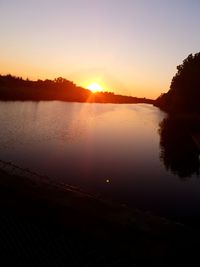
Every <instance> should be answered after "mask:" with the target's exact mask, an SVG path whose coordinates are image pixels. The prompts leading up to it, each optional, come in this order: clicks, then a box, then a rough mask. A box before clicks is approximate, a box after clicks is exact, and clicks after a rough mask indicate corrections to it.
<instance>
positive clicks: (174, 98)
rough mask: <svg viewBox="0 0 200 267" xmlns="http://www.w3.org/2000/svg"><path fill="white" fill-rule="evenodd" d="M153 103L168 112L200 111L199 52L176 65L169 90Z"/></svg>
mask: <svg viewBox="0 0 200 267" xmlns="http://www.w3.org/2000/svg"><path fill="white" fill-rule="evenodd" d="M155 105H156V106H158V107H160V108H162V109H164V110H166V111H168V112H198V113H200V53H196V54H194V55H192V54H190V55H189V56H188V57H187V58H186V59H185V60H184V61H183V63H182V64H181V65H179V66H177V73H176V75H175V76H174V77H173V78H172V82H171V86H170V90H169V91H168V92H167V93H165V94H162V95H161V96H160V97H158V98H157V100H156V101H155Z"/></svg>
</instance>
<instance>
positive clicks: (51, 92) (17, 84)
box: [0, 75, 153, 103]
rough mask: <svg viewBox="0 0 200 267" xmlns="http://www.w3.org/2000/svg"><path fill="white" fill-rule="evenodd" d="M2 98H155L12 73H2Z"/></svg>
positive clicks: (101, 100)
mask: <svg viewBox="0 0 200 267" xmlns="http://www.w3.org/2000/svg"><path fill="white" fill-rule="evenodd" d="M0 100H22V101H25V100H32V101H40V100H61V101H69V102H94V103H153V100H150V99H146V98H137V97H132V96H123V95H115V94H114V93H111V92H99V93H92V92H91V91H90V90H87V89H84V88H82V87H79V86H76V85H75V84H74V83H73V82H71V81H68V80H66V79H64V78H61V77H59V78H57V79H55V80H44V81H42V80H38V81H30V80H28V79H27V80H23V79H22V78H20V77H14V76H11V75H6V76H2V75H0Z"/></svg>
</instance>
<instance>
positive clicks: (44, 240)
mask: <svg viewBox="0 0 200 267" xmlns="http://www.w3.org/2000/svg"><path fill="white" fill-rule="evenodd" d="M0 208H1V212H0V266H79V267H82V266H91V267H96V266H101V267H104V266H124V267H126V266H200V257H199V248H200V246H199V245H200V242H199V234H198V231H197V230H194V229H190V228H188V227H185V226H183V225H180V224H176V223H172V222H169V221H167V220H165V219H162V218H158V217H153V216H151V215H150V214H146V213H143V212H140V211H132V210H130V209H128V208H127V207H124V206H118V205H115V204H113V203H107V202H105V201H102V200H99V199H97V198H95V197H93V196H91V195H87V194H85V193H81V192H79V191H75V190H72V189H70V188H67V187H64V186H63V187H62V186H59V187H57V186H55V185H51V184H50V183H44V182H38V181H37V182H36V181H32V180H30V179H26V178H22V177H17V176H12V175H8V174H6V173H5V172H3V171H0Z"/></svg>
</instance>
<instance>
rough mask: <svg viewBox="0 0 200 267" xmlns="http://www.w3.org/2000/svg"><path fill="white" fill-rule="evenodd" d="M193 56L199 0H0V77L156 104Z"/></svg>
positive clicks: (199, 37) (199, 38) (198, 38)
mask: <svg viewBox="0 0 200 267" xmlns="http://www.w3.org/2000/svg"><path fill="white" fill-rule="evenodd" d="M199 50H200V1H199V0H32V1H31V0H0V73H1V74H8V73H11V74H13V75H17V76H22V77H24V78H27V77H29V78H31V79H38V78H41V79H45V78H50V79H52V78H55V77H58V76H62V77H65V78H67V79H69V80H73V81H74V82H75V83H77V84H79V85H81V86H86V85H87V84H88V83H91V82H99V83H101V84H102V85H103V86H104V87H105V89H107V90H109V91H114V92H115V93H121V94H127V95H133V96H140V97H150V98H156V97H157V96H158V95H160V94H161V93H162V92H166V91H167V90H168V89H169V86H170V82H171V79H172V77H173V75H174V74H175V72H176V66H177V65H179V64H181V62H182V61H183V59H184V58H185V57H187V55H188V54H190V53H196V52H199Z"/></svg>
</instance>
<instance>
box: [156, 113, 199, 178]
mask: <svg viewBox="0 0 200 267" xmlns="http://www.w3.org/2000/svg"><path fill="white" fill-rule="evenodd" d="M199 130H200V126H199V121H197V120H196V119H195V118H192V119H191V118H189V117H184V118H183V117H176V116H174V117H172V116H171V117H168V118H166V119H164V120H163V121H162V122H161V123H160V128H159V133H160V148H161V156H160V157H161V160H162V161H163V163H164V165H165V167H166V169H167V170H171V171H172V172H173V173H174V174H176V175H178V176H179V177H181V178H186V177H190V176H191V175H193V174H197V175H199V151H198V149H197V147H196V146H195V144H194V142H193V140H192V133H194V132H197V131H198V132H199Z"/></svg>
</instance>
